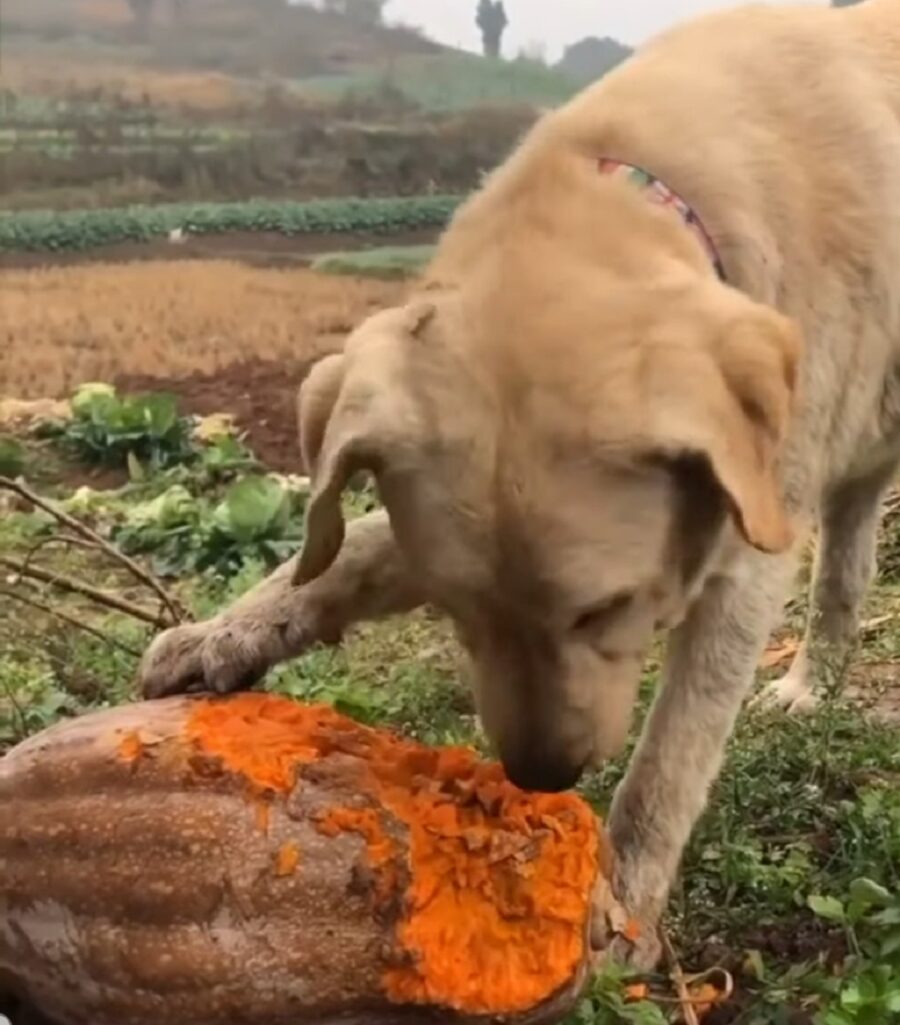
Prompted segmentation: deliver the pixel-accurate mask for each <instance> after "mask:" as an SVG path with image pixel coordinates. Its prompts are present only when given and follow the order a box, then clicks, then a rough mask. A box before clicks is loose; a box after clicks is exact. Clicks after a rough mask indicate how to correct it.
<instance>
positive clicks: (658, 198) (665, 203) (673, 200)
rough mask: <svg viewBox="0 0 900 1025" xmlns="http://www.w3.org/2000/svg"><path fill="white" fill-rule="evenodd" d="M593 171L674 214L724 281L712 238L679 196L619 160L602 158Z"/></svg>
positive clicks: (662, 184)
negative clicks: (615, 180) (629, 188)
mask: <svg viewBox="0 0 900 1025" xmlns="http://www.w3.org/2000/svg"><path fill="white" fill-rule="evenodd" d="M597 169H598V170H599V172H600V174H602V175H606V176H608V177H615V178H620V179H622V180H624V181H627V182H628V183H629V185H631V186H632V187H634V188H636V189H639V190H640V191H641V193H642V194H643V195H644V196H645V197H646V198H647V200H648V201H649V202H651V203H655V204H657V205H658V206H662V207H666V208H667V209H669V210H671V211H672V212H673V213H675V214H677V215H678V217H679V218H681V220H682V222H683V223H684V225H685V227H686V228H687V229H688V230H689V231H690V232H691V233H692V234H693V235H694V236H695V237H696V238H697V240H698V241H699V242H700V244H701V245H702V246H703V248H704V250H705V251H706V253H707V255H708V256H709V259H710V262H711V263H712V265H713V267H714V268H715V270H716V274H717V275H718V276H719V280H721V281H726V280H727V275H726V274H725V265H724V263H723V262H722V258H721V256H720V255H719V251H718V248H717V246H716V244H715V242H714V241H713V239H712V236H711V235H710V233H709V232H708V231H707V230H706V227H705V225H704V224H703V221H702V220H701V219H700V216H699V214H698V213H697V211H696V210H695V209H694V208H693V207H692V206H691V205H690V204H689V203H688V202H687V201H686V200H685V199H683V198H682V197H681V196H679V195H678V193H677V192H675V191H674V190H673V189H671V188H670V187H669V186H668V185H667V184H666V183H665V182H664V181H662V180H661V179H659V178H657V177H655V176H654V175H652V174H650V172H649V171H645V170H644V169H643V168H642V167H637V166H635V165H634V164H627V163H624V162H623V161H621V160H610V159H607V158H605V157H602V158H601V159H600V160H598V161H597Z"/></svg>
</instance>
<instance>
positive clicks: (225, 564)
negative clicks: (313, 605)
mask: <svg viewBox="0 0 900 1025" xmlns="http://www.w3.org/2000/svg"><path fill="white" fill-rule="evenodd" d="M301 511H302V501H301V500H300V497H299V496H296V495H294V494H292V493H291V492H289V491H288V490H287V489H286V488H285V487H283V486H282V485H281V484H280V483H279V482H278V481H277V480H275V479H274V478H272V477H263V476H248V477H243V478H241V479H240V480H238V481H237V482H236V483H234V484H232V485H231V486H230V487H229V488H228V489H227V490H226V492H225V495H224V497H223V498H222V500H221V501H220V502H218V503H217V504H216V503H213V502H211V501H210V500H208V499H206V498H195V497H194V496H193V495H191V493H190V492H189V491H188V490H187V488H186V487H184V486H183V485H181V484H176V485H173V486H172V487H171V488H169V489H168V490H167V491H165V492H164V493H163V494H161V495H159V496H158V497H157V498H154V499H153V500H152V501H149V502H145V503H142V504H140V505H137V506H135V507H133V508H132V509H131V510H130V512H129V513H128V516H127V519H126V521H125V523H124V524H122V525H121V526H119V527H117V528H116V529H115V530H114V531H113V539H114V540H115V542H116V543H117V544H118V545H119V546H120V547H121V548H122V550H123V551H124V552H126V553H127V554H130V555H132V554H149V555H152V556H153V563H154V568H155V570H156V572H157V573H159V574H160V575H161V576H182V575H185V574H190V573H201V572H206V571H212V572H214V573H216V574H218V575H220V576H225V577H227V576H231V575H233V574H234V573H237V572H238V571H240V569H241V568H242V567H243V565H244V564H245V563H246V562H247V561H248V560H254V559H255V560H259V561H261V562H262V563H263V564H264V565H265V566H267V567H272V566H275V565H277V564H278V563H280V562H283V561H284V559H286V558H288V557H289V556H290V555H292V554H293V553H294V552H296V551H297V549H298V548H299V547H300V542H301V541H302V531H301V528H300V513H301Z"/></svg>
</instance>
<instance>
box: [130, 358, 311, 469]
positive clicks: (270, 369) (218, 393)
mask: <svg viewBox="0 0 900 1025" xmlns="http://www.w3.org/2000/svg"><path fill="white" fill-rule="evenodd" d="M320 358H321V354H319V355H317V356H315V357H312V358H309V359H306V360H297V361H295V362H293V363H284V362H281V361H279V362H274V361H265V360H259V359H250V360H246V361H244V362H241V363H232V364H231V365H230V366H227V367H225V368H224V369H222V370H220V371H218V372H216V373H213V374H201V373H194V374H188V375H187V376H183V377H176V378H166V377H152V376H148V375H128V374H123V375H122V376H120V377H118V378H117V379H116V381H115V382H114V383H115V386H116V388H117V389H118V390H119V391H120V392H132V393H134V392H140V391H165V392H170V393H171V394H173V395H175V396H176V397H177V398H178V400H179V408H180V410H181V412H182V413H186V414H193V415H197V416H209V415H211V414H212V413H230V414H231V415H232V416H233V417H234V419H235V423H236V425H237V427H238V428H239V430H240V431H242V432H246V434H247V444H248V445H249V446H250V448H251V449H252V450H253V452H254V453H255V455H256V456H257V458H258V459H259V460H260V461H261V462H262V463H264V464H265V465H266V466H267V467H269V469H271V470H275V471H277V472H280V473H300V472H302V470H303V467H302V462H301V457H300V444H299V436H298V432H297V411H296V401H297V389H298V388H299V387H300V385H301V383H302V382H303V380H304V378H305V377H306V375H307V374H308V373H309V371H310V369H311V368H312V366H313V364H314V363H316V362H317V360H318V359H320Z"/></svg>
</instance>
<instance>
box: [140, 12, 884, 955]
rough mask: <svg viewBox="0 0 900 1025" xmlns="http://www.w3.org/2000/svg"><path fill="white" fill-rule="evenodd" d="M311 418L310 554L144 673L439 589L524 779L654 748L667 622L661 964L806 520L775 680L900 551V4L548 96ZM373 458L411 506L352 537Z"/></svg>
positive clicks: (211, 668)
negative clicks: (681, 885) (654, 675)
mask: <svg viewBox="0 0 900 1025" xmlns="http://www.w3.org/2000/svg"><path fill="white" fill-rule="evenodd" d="M299 417H300V425H301V439H302V441H301V444H302V449H303V456H304V459H305V461H306V463H307V466H308V467H310V468H311V469H312V480H313V485H312V488H313V490H312V495H311V499H310V504H309V508H308V521H307V534H306V542H305V546H304V548H303V551H302V553H301V554H300V556H299V557H298V559H297V560H295V561H293V562H291V563H289V564H287V565H285V566H283V567H281V568H280V569H278V570H277V571H276V572H275V573H274V574H273V575H272V576H271V577H270V578H269V579H267V580H266V581H264V582H263V583H262V584H261V585H260V586H259V587H257V588H256V589H255V590H253V591H251V592H250V593H249V594H248V595H247V596H246V597H244V598H242V599H241V600H240V601H238V602H237V603H236V604H235V605H234V606H233V607H231V608H229V609H228V610H226V611H225V612H223V613H222V614H221V615H219V616H217V617H215V618H214V619H212V620H210V621H209V622H206V623H201V624H195V625H188V626H182V627H179V628H176V629H174V630H171V631H169V632H167V633H165V634H163V635H162V636H160V637H159V638H158V639H157V640H156V641H155V643H154V644H153V645H152V646H151V648H150V649H149V651H148V653H147V655H146V656H145V660H144V663H143V667H142V670H141V682H142V686H143V692H144V693H145V695H147V696H148V697H159V696H162V695H165V694H170V693H174V692H177V691H182V690H185V689H187V688H188V687H191V686H194V687H198V686H199V687H201V688H207V689H209V690H213V691H220V692H225V691H230V690H233V689H237V688H241V687H246V686H249V685H251V684H252V683H254V682H255V681H257V680H258V679H259V678H260V677H261V676H262V675H263V674H264V673H265V672H266V670H267V669H268V668H269V667H271V666H272V665H273V664H275V663H277V662H278V661H280V660H282V659H286V658H289V657H293V656H296V655H298V654H300V653H301V652H303V651H304V650H306V649H307V648H308V647H309V646H310V645H311V644H313V643H316V642H321V641H325V642H335V641H337V640H338V639H339V638H340V635H341V634H342V632H343V631H344V630H345V629H346V628H347V627H348V626H349V625H350V624H352V623H354V622H357V621H360V620H363V619H367V618H371V617H378V616H386V615H390V614H396V613H401V612H404V611H407V610H411V609H413V608H415V607H416V606H419V605H421V604H423V603H430V604H431V605H433V606H435V607H437V608H438V609H441V610H443V611H444V612H446V614H447V615H448V616H449V617H450V618H451V619H452V621H453V623H454V624H455V627H456V629H457V631H458V633H459V637H460V639H461V642H462V645H463V646H464V648H465V649H466V650H467V652H468V654H469V655H470V657H471V662H472V665H473V669H474V672H473V676H474V689H475V693H476V699H477V705H478V709H479V713H480V716H481V719H482V722H483V725H484V728H485V730H486V733H487V734H488V736H489V737H490V738H491V740H492V741H493V743H494V745H495V746H496V749H497V751H498V753H499V756H500V758H501V759H502V761H503V764H504V766H505V768H506V771H507V773H508V775H509V777H510V778H511V779H512V780H513V781H514V782H515V783H517V784H519V785H521V786H522V787H525V788H532V789H538V790H549V791H556V790H561V789H564V788H568V787H571V786H572V785H573V784H574V783H575V782H576V781H577V780H578V779H579V777H580V776H581V774H582V773H583V772H584V771H585V770H586V769H588V768H589V767H590V766H592V765H596V764H597V763H598V762H601V761H602V760H604V759H607V758H609V757H610V756H612V755H614V754H615V753H616V752H617V751H619V750H620V749H621V748H622V746H623V744H624V743H625V740H626V738H627V735H628V732H629V727H630V723H631V716H632V709H633V706H634V704H635V697H636V692H637V689H638V683H639V677H640V671H641V664H642V658H643V656H644V653H645V652H646V650H647V647H648V645H649V644H650V642H651V639H652V638H653V636H654V635H655V633H656V632H657V631H660V630H662V631H665V632H667V635H668V640H667V654H666V659H665V665H664V669H663V672H662V678H661V682H660V687H659V691H658V694H657V696H656V700H655V703H654V705H653V707H652V710H651V712H650V714H649V717H648V719H647V721H646V723H645V725H644V729H643V734H642V736H641V738H640V740H639V743H638V745H637V748H636V750H635V752H634V755H633V757H632V759H631V763H630V766H629V768H628V772H627V775H626V776H625V778H624V780H623V782H622V783H621V785H620V786H619V788H618V791H617V793H616V795H615V798H614V801H613V804H612V808H611V811H610V816H609V823H608V824H609V830H610V833H611V837H612V842H613V845H614V848H615V850H616V852H617V865H616V870H615V878H614V888H615V891H616V894H617V896H618V898H619V899H620V900H621V901H622V902H623V903H624V905H625V907H626V909H627V911H628V914H629V915H631V916H632V917H633V918H635V919H636V920H637V921H638V923H639V924H640V926H641V930H640V934H641V939H640V940H639V941H638V943H637V944H636V945H635V947H634V948H633V949H631V950H630V955H631V959H632V961H633V962H634V963H635V964H636V965H638V966H647V965H650V964H652V963H653V962H654V961H655V960H656V959H657V957H658V954H659V945H658V940H657V938H656V929H655V926H656V924H657V922H658V919H659V916H660V914H661V912H662V910H663V908H664V905H665V903H666V899H667V895H668V893H669V890H670V887H671V884H672V882H673V879H674V878H675V876H676V874H677V871H678V865H679V861H680V857H681V853H682V851H683V848H684V846H685V843H686V841H687V840H688V838H689V835H690V832H691V829H692V827H693V825H694V823H695V822H696V820H697V818H698V816H699V815H700V814H701V812H702V810H703V808H704V805H705V802H706V799H707V791H708V788H709V787H710V785H711V783H712V782H713V781H714V779H715V777H716V775H717V772H718V770H719V768H720V764H721V761H722V757H723V750H724V747H725V743H726V740H727V738H728V736H729V734H730V731H731V730H732V727H733V724H734V721H735V718H736V716H737V714H738V712H739V710H740V708H741V705H742V703H743V701H744V699H745V697H746V696H747V695H748V692H749V691H750V689H751V685H752V681H753V679H754V670H755V667H756V666H757V665H758V662H759V659H760V655H761V653H762V652H763V650H764V648H765V645H766V643H767V640H768V638H769V637H770V634H771V631H772V629H773V627H774V626H776V625H777V623H778V619H779V616H780V615H781V614H782V611H783V605H784V602H785V599H786V596H787V594H788V593H789V590H790V587H791V584H792V582H793V579H794V576H795V574H796V572H797V563H798V555H799V552H800V550H801V549H802V547H803V545H804V543H805V541H806V539H807V538H808V537H809V536H810V534H811V532H812V531H813V530H816V529H817V530H818V540H819V544H818V555H817V570H816V574H815V583H814V585H813V589H812V591H813V593H812V603H811V604H812V612H811V614H810V621H809V629H808V633H807V637H806V643H805V646H804V649H803V651H802V653H801V654H800V656H799V657H798V660H797V662H796V663H795V665H794V667H793V668H792V670H791V672H790V673H789V675H788V677H787V679H786V680H785V681H782V683H781V684H778V685H776V686H775V687H774V689H773V691H772V692H771V696H772V699H773V700H774V701H776V702H779V703H782V704H785V705H789V706H792V707H801V706H806V705H808V704H809V703H810V701H811V700H812V698H811V694H812V693H813V690H814V687H815V685H816V683H817V682H822V681H823V680H825V679H826V678H827V677H828V673H829V672H830V671H831V668H830V667H833V666H834V665H841V664H843V663H845V662H846V659H847V657H848V653H850V652H852V648H853V642H854V636H855V634H856V630H857V624H858V618H859V612H860V604H861V602H862V600H863V598H864V595H865V593H866V588H867V586H868V584H869V582H870V579H871V576H872V573H873V570H874V552H875V544H876V531H877V527H878V523H879V517H880V508H881V501H882V498H883V495H884V493H885V491H886V489H887V488H888V487H889V485H890V483H891V481H892V480H893V478H894V475H895V471H896V468H897V463H898V459H900V0H867V2H865V3H863V4H861V5H859V6H855V7H849V8H845V9H824V8H816V7H813V6H786V7H764V6H757V7H749V8H741V9H738V10H734V11H729V12H724V13H717V14H713V15H708V16H705V17H702V18H700V19H697V20H695V21H692V22H690V23H688V24H686V25H684V26H683V27H679V28H676V29H674V30H671V31H669V32H667V33H665V34H663V35H661V36H660V37H658V38H657V39H655V40H653V41H651V42H650V43H649V44H647V45H646V46H645V47H644V48H643V49H642V50H641V51H640V52H639V53H638V54H637V55H635V56H634V57H633V58H632V59H630V60H629V61H628V62H626V63H625V64H623V65H621V66H620V67H619V68H618V69H616V70H615V71H614V72H612V73H611V74H609V75H608V76H606V77H605V78H604V79H603V80H602V81H600V82H599V83H597V84H596V85H594V86H592V87H589V88H588V89H586V90H585V91H584V92H582V93H581V94H580V95H578V96H577V97H575V98H574V99H573V100H572V101H571V102H569V103H568V104H566V105H564V106H562V107H560V108H559V109H557V110H555V111H553V112H551V113H549V114H547V115H546V116H544V117H542V118H541V119H540V120H539V121H538V123H537V124H536V125H535V126H534V127H533V129H532V130H531V131H530V132H529V133H528V134H527V135H526V137H525V138H524V139H523V140H522V142H521V143H520V145H519V146H518V147H517V149H516V150H515V152H514V153H513V154H512V155H511V156H510V158H509V159H508V160H507V161H506V162H505V163H504V164H503V165H502V166H501V167H500V168H499V169H498V170H496V171H495V172H493V173H492V174H491V175H490V176H489V178H488V179H487V181H486V182H485V183H484V184H483V187H482V188H481V189H480V190H479V191H478V192H477V193H476V194H475V195H474V196H473V197H472V198H470V199H469V200H468V201H467V202H466V203H465V204H464V205H463V206H462V207H461V208H460V210H459V211H458V212H457V214H456V215H455V217H454V218H453V220H452V223H451V224H450V225H449V227H448V229H447V230H446V232H445V233H444V235H443V237H442V240H441V242H440V244H439V247H438V250H437V254H436V256H435V258H434V260H433V262H432V263H431V265H430V267H429V268H428V270H427V272H426V273H425V274H424V276H423V278H422V280H421V281H420V282H418V283H417V285H416V287H415V289H414V290H413V292H412V294H411V295H410V297H409V300H408V302H407V303H406V304H405V305H404V306H402V307H401V308H396V309H391V310H386V311H383V312H381V313H378V314H376V315H375V316H373V317H372V318H370V319H369V320H367V321H366V322H365V323H363V324H362V325H361V326H360V327H359V328H358V330H356V331H355V332H354V333H353V334H352V335H351V337H350V338H349V340H348V342H347V345H346V348H345V350H344V352H343V353H341V354H339V355H334V356H330V357H328V358H326V359H324V360H323V361H321V362H320V363H319V364H317V365H316V367H315V368H314V370H313V372H312V373H311V375H310V376H309V378H308V379H307V380H306V382H305V383H304V385H303V387H302V389H301V393H300V400H299ZM364 470H367V471H371V473H373V474H374V477H375V479H376V481H377V485H378V489H379V493H380V495H381V498H382V501H383V505H384V510H385V511H381V512H376V513H373V514H372V515H369V516H367V517H365V518H363V519H360V520H358V521H356V522H353V523H351V524H349V525H347V526H346V527H345V524H344V520H343V518H342V515H341V503H340V499H341V492H342V490H343V489H344V487H345V485H346V484H347V482H348V480H349V478H350V477H351V476H352V475H354V474H356V473H357V472H359V471H364ZM601 917H602V916H599V915H598V916H597V918H598V921H599V920H600V918H601ZM608 939H609V937H608V936H607V935H606V934H605V933H604V932H603V929H602V926H600V925H598V932H597V934H596V935H595V942H596V943H597V944H598V945H599V944H602V943H604V942H606V941H607V940H608Z"/></svg>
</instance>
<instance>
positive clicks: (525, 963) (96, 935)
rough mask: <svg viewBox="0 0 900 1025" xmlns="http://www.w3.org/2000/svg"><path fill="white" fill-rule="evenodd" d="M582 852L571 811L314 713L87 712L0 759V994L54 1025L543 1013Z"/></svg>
mask: <svg viewBox="0 0 900 1025" xmlns="http://www.w3.org/2000/svg"><path fill="white" fill-rule="evenodd" d="M601 845H602V839H601V836H600V833H599V830H598V825H597V820H596V818H595V817H594V815H593V813H592V811H591V809H590V808H589V807H588V805H587V804H585V803H584V802H583V801H582V800H581V799H580V798H578V797H576V796H574V795H571V794H558V795H548V794H526V793H524V792H522V791H520V790H518V789H516V788H515V787H514V786H513V785H512V784H510V783H509V782H508V781H507V780H506V779H505V778H504V776H503V773H502V770H501V768H500V767H499V766H498V765H497V764H495V763H491V762H485V761H481V760H479V759H478V757H477V756H476V755H475V754H474V753H473V752H471V751H469V750H468V749H463V748H428V747H424V746H422V745H420V744H417V743H413V742H411V741H408V740H404V739H401V738H399V737H396V736H394V735H392V734H390V733H387V732H385V731H382V730H375V729H370V728H368V727H365V726H361V725H359V724H357V723H355V722H353V721H352V720H349V719H347V718H345V717H344V716H342V715H340V714H338V713H337V712H335V711H334V710H333V709H332V708H330V707H328V706H323V705H302V704H297V703H295V702H293V701H289V700H287V699H284V698H280V697H274V696H271V695H264V694H245V695H239V696H234V697H230V698H221V699H213V698H189V697H188V698H173V699H170V700H166V701H162V702H157V703H152V704H141V705H132V706H127V707H124V708H119V709H115V710H112V711H108V712H101V713H98V714H95V715H90V716H85V717H83V718H81V719H77V720H73V721H70V722H67V723H64V724H61V725H59V726H56V727H54V728H53V729H50V730H48V731H46V732H45V733H42V734H40V735H39V736H37V737H34V738H32V739H31V740H29V741H27V742H26V743H24V744H22V745H20V746H19V747H18V748H16V749H14V750H13V751H12V752H10V753H9V754H8V755H7V756H6V757H5V758H3V759H2V760H0V989H2V988H3V987H4V985H5V986H6V987H7V988H12V989H14V990H15V991H17V992H19V993H20V994H22V995H24V996H25V997H26V998H27V999H28V1000H29V1001H30V1002H31V1003H32V1004H34V1005H35V1006H36V1007H37V1009H38V1010H39V1011H41V1012H42V1013H44V1014H45V1015H47V1016H48V1017H49V1018H50V1019H52V1020H53V1021H54V1022H58V1023H60V1025H151V1023H152V1025H158V1023H159V1022H160V1021H161V1020H167V1021H172V1022H177V1023H178V1025H232V1023H245V1025H256V1023H259V1025H288V1023H291V1025H293V1023H306V1022H317V1023H319V1022H322V1023H325V1022H335V1023H337V1022H339V1021H340V1022H353V1021H358V1022H367V1023H371V1025H381V1023H389V1022H400V1021H445V1022H448V1023H449V1022H463V1021H497V1022H543V1021H548V1022H549V1021H554V1020H557V1019H558V1018H559V1016H560V1015H562V1014H563V1013H564V1012H565V1010H566V1008H567V1007H568V1006H569V1005H570V1004H571V1002H572V1001H573V1000H574V998H575V997H576V996H577V993H578V990H579V988H580V984H581V982H582V981H583V978H584V974H585V969H586V964H587V959H588V953H589V952H588V949H587V948H588V943H587V932H588V926H589V922H588V918H589V909H590V897H591V892H592V889H593V886H594V883H595V882H596V880H597V878H598V874H599V873H601V872H604V873H605V872H606V871H608V865H607V864H606V862H607V854H606V852H605V850H604V849H602V846H601Z"/></svg>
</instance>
